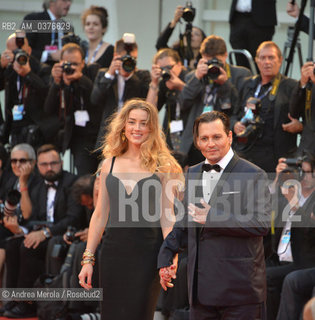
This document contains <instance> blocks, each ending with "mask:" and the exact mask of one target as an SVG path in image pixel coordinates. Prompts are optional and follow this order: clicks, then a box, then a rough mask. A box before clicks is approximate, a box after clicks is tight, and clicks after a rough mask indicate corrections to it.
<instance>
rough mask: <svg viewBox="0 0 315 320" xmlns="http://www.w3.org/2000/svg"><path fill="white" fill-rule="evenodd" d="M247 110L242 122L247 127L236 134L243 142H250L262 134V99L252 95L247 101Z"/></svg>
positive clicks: (240, 141)
mask: <svg viewBox="0 0 315 320" xmlns="http://www.w3.org/2000/svg"><path fill="white" fill-rule="evenodd" d="M246 107H247V111H246V113H245V115H244V116H243V118H242V119H241V120H240V122H241V123H242V124H243V125H244V126H245V127H246V128H245V130H244V131H243V132H241V133H239V134H237V135H236V137H237V141H238V142H239V143H241V144H248V143H249V141H251V140H254V139H256V138H257V137H259V136H260V134H261V131H262V130H261V129H262V127H263V125H264V121H263V120H262V119H261V117H260V110H261V100H260V99H258V98H255V97H250V98H248V99H247V101H246Z"/></svg>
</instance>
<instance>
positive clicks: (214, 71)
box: [207, 58, 224, 80]
mask: <svg viewBox="0 0 315 320" xmlns="http://www.w3.org/2000/svg"><path fill="white" fill-rule="evenodd" d="M207 65H208V72H207V77H208V78H209V79H210V80H216V79H218V77H219V75H220V74H221V70H220V68H223V67H224V65H223V63H222V62H221V61H220V60H219V59H217V58H213V59H211V60H208V62H207Z"/></svg>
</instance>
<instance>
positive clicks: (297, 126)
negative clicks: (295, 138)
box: [282, 113, 303, 133]
mask: <svg viewBox="0 0 315 320" xmlns="http://www.w3.org/2000/svg"><path fill="white" fill-rule="evenodd" d="M288 117H289V119H290V120H291V121H290V122H289V123H285V124H283V125H282V129H283V131H287V132H290V133H298V132H301V131H303V123H301V122H300V121H299V120H298V119H295V118H292V117H291V115H290V113H289V114H288Z"/></svg>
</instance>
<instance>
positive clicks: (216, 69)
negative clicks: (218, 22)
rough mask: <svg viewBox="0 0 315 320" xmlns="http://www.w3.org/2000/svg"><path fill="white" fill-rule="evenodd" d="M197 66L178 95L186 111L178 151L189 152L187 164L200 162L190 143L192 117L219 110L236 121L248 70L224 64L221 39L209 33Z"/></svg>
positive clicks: (191, 139) (223, 43)
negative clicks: (239, 99)
mask: <svg viewBox="0 0 315 320" xmlns="http://www.w3.org/2000/svg"><path fill="white" fill-rule="evenodd" d="M200 53H201V56H202V58H201V59H200V60H199V62H198V65H197V69H196V70H195V71H191V72H190V73H189V74H188V75H187V77H186V79H185V81H186V84H185V86H184V88H183V90H182V91H181V93H180V95H179V97H180V101H181V107H182V110H181V111H182V112H184V113H188V114H189V115H188V118H187V122H186V125H185V129H184V132H183V134H182V139H181V145H180V151H182V152H183V153H185V154H188V159H189V164H190V165H193V164H196V163H198V162H200V161H202V159H203V157H202V155H201V153H200V152H199V151H198V150H197V149H196V148H195V147H194V146H193V137H192V134H191V132H192V128H193V124H194V121H195V119H196V118H197V117H198V116H199V115H200V114H202V113H204V112H208V111H212V110H217V111H222V112H224V113H225V114H227V115H228V116H229V117H232V119H231V120H232V121H231V122H232V123H233V119H234V118H235V120H234V121H236V115H237V110H236V107H237V101H238V91H237V88H238V86H240V84H241V82H242V81H243V79H244V78H245V77H246V76H248V75H250V72H249V70H247V69H245V68H242V67H234V66H230V65H229V64H228V63H226V59H227V49H226V44H225V41H224V40H223V38H221V37H218V36H215V35H211V36H209V37H207V38H206V39H205V40H204V41H203V42H202V45H201V49H200Z"/></svg>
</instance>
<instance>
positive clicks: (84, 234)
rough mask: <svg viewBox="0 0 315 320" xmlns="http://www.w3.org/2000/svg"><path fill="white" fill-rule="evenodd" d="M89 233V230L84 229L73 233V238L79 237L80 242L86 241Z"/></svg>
mask: <svg viewBox="0 0 315 320" xmlns="http://www.w3.org/2000/svg"><path fill="white" fill-rule="evenodd" d="M88 233H89V228H85V229H84V230H81V231H78V232H76V233H75V235H74V236H75V237H79V238H80V240H81V241H87V238H88Z"/></svg>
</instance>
